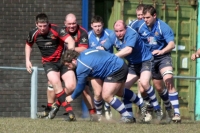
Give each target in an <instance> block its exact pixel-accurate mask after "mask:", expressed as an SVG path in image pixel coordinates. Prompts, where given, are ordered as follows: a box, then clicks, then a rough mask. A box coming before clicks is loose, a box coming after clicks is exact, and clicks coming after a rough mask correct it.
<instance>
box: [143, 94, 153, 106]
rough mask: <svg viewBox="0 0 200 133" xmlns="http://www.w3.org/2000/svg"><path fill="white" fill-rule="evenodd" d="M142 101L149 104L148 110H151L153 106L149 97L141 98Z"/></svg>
mask: <svg viewBox="0 0 200 133" xmlns="http://www.w3.org/2000/svg"><path fill="white" fill-rule="evenodd" d="M143 99H144V100H145V101H147V102H149V104H150V105H149V106H148V109H153V104H152V102H151V99H150V98H149V96H145V97H143Z"/></svg>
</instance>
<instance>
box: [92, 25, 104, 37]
mask: <svg viewBox="0 0 200 133" xmlns="http://www.w3.org/2000/svg"><path fill="white" fill-rule="evenodd" d="M91 27H92V29H93V31H94V33H95V34H96V35H97V36H98V35H101V33H102V31H103V24H102V23H101V22H97V23H92V24H91Z"/></svg>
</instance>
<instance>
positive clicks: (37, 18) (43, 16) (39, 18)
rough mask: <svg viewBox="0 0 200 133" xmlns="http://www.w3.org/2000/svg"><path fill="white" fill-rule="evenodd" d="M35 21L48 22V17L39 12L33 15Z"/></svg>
mask: <svg viewBox="0 0 200 133" xmlns="http://www.w3.org/2000/svg"><path fill="white" fill-rule="evenodd" d="M35 21H36V23H48V22H49V20H48V17H47V15H46V14H45V13H40V14H38V15H37V16H36V17H35Z"/></svg>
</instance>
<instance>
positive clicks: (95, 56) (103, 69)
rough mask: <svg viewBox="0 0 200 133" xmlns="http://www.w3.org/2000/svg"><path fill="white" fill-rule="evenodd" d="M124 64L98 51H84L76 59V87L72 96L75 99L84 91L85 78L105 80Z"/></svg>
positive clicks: (110, 55) (117, 58) (107, 53)
mask: <svg viewBox="0 0 200 133" xmlns="http://www.w3.org/2000/svg"><path fill="white" fill-rule="evenodd" d="M123 64H124V61H123V59H121V58H119V57H117V56H116V55H114V54H112V53H109V52H106V51H104V50H98V49H86V50H84V51H83V52H81V53H80V55H79V57H78V58H77V67H76V76H77V86H76V88H75V90H74V92H73V94H72V98H73V99H75V98H76V97H77V96H78V95H80V94H81V92H82V91H83V89H84V86H85V84H86V82H87V77H92V78H98V79H105V78H106V77H108V76H109V75H111V74H113V73H114V72H116V71H118V70H119V69H120V68H121V67H122V66H123Z"/></svg>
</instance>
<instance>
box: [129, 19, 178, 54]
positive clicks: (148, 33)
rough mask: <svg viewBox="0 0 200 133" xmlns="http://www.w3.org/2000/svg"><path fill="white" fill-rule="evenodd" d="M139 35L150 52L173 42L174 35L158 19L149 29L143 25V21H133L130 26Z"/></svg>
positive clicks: (167, 26)
mask: <svg viewBox="0 0 200 133" xmlns="http://www.w3.org/2000/svg"><path fill="white" fill-rule="evenodd" d="M129 26H130V27H131V28H133V29H135V30H136V31H137V32H138V34H139V35H140V37H141V39H142V40H143V41H144V43H145V44H146V45H147V47H149V49H150V51H151V52H152V51H154V50H161V49H163V48H165V47H166V46H167V45H168V43H169V42H170V41H174V33H173V31H172V29H171V28H170V26H169V25H167V24H166V23H165V22H163V21H162V20H160V19H156V22H155V24H154V25H153V27H152V28H151V29H149V27H148V26H147V25H146V24H145V21H144V20H140V21H133V22H132V23H131V24H130V25H129Z"/></svg>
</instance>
